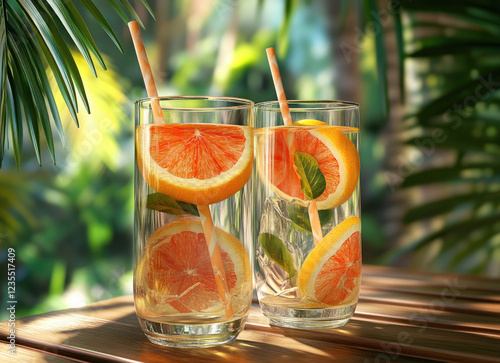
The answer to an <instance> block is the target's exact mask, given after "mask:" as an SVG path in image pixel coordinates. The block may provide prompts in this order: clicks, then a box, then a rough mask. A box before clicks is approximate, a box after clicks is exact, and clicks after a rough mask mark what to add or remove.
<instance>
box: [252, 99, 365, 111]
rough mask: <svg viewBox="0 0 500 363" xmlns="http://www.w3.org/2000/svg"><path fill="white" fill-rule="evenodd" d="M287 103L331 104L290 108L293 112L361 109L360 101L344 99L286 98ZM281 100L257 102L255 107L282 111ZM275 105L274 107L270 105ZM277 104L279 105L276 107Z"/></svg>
mask: <svg viewBox="0 0 500 363" xmlns="http://www.w3.org/2000/svg"><path fill="white" fill-rule="evenodd" d="M284 102H285V103H286V104H287V105H293V104H311V105H313V104H325V105H331V106H327V107H293V108H290V111H291V112H297V111H299V112H300V111H314V110H322V111H335V110H339V111H340V110H342V111H345V110H356V109H359V103H357V102H352V101H342V100H324V99H321V100H286V101H284ZM279 104H280V101H278V100H275V101H264V102H259V103H256V104H255V106H254V108H255V109H256V110H257V109H259V110H266V111H276V112H281V111H280V107H279ZM269 106H274V107H269ZM276 106H277V107H276Z"/></svg>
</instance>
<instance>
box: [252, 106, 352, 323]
mask: <svg viewBox="0 0 500 363" xmlns="http://www.w3.org/2000/svg"><path fill="white" fill-rule="evenodd" d="M284 106H288V108H289V109H290V114H291V117H292V121H293V124H292V125H291V126H283V125H284V123H283V118H282V114H281V111H280V104H279V102H278V101H274V102H264V103H259V104H257V105H256V106H255V115H256V117H255V123H256V125H255V150H256V153H255V167H254V177H253V179H254V198H255V199H254V215H253V222H254V227H253V228H254V244H255V247H254V249H255V251H256V260H257V262H256V267H255V269H256V271H255V278H256V286H257V293H258V298H259V303H260V306H261V308H262V311H263V313H264V315H266V316H267V317H268V318H269V319H270V321H271V323H272V324H275V325H278V326H285V327H292V328H304V329H309V328H325V327H339V326H342V325H344V324H345V323H346V322H347V321H348V320H349V318H350V317H351V316H352V314H353V313H354V310H355V308H356V304H357V301H358V295H359V285H360V281H361V237H360V233H361V221H360V219H359V217H360V197H359V182H358V179H359V168H360V165H359V156H358V148H359V105H358V104H355V103H351V102H342V101H329V100H318V101H286V104H285V105H284Z"/></svg>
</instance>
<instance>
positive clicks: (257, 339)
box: [0, 297, 421, 363]
mask: <svg viewBox="0 0 500 363" xmlns="http://www.w3.org/2000/svg"><path fill="white" fill-rule="evenodd" d="M127 301H128V302H127ZM253 312H254V313H257V315H259V316H260V318H262V319H265V318H264V317H263V316H262V315H261V314H260V310H259V309H258V308H256V307H254V308H253ZM16 323H17V324H16V325H17V334H18V336H17V342H18V344H23V345H26V346H29V347H34V348H37V349H49V350H50V351H53V352H56V353H57V354H59V355H66V356H69V357H79V358H80V359H82V360H83V359H87V360H90V361H95V362H122V361H147V362H163V361H165V360H166V359H168V360H169V361H172V362H192V361H204V362H212V361H213V362H215V361H217V362H219V361H223V362H224V361H228V362H229V361H231V362H234V361H250V362H254V361H261V360H268V361H276V362H284V361H287V362H288V361H290V359H293V361H294V362H307V363H310V362H311V360H312V361H328V362H330V361H340V362H359V361H364V360H365V359H373V358H374V357H376V356H377V354H379V352H378V351H373V350H370V349H359V348H358V347H354V346H345V345H343V344H339V343H336V342H328V341H322V340H319V341H316V340H308V339H302V338H300V337H294V338H289V337H286V336H283V335H282V334H281V333H277V332H276V331H274V330H272V329H271V328H270V327H269V326H268V330H267V331H262V330H255V329H253V330H252V329H247V330H244V331H243V332H242V333H241V334H240V336H239V337H238V339H237V341H236V342H234V343H232V344H229V345H225V346H222V347H217V348H210V349H189V350H184V349H173V348H165V347H160V346H158V345H155V344H152V343H150V342H149V341H148V340H147V339H146V337H145V336H144V334H143V332H142V330H141V329H140V327H139V324H138V321H137V318H136V317H135V314H134V311H133V305H132V301H131V298H130V297H127V298H119V299H112V300H109V301H107V302H103V303H100V304H94V305H91V306H88V307H85V308H83V309H70V310H65V311H59V312H52V313H49V314H43V315H39V316H33V317H28V318H23V319H19V320H17V322H16ZM0 329H1V330H2V331H3V330H4V329H5V324H3V323H2V324H0ZM401 358H405V359H407V361H409V362H419V361H421V360H420V359H417V358H411V357H405V356H403V355H402V356H401Z"/></svg>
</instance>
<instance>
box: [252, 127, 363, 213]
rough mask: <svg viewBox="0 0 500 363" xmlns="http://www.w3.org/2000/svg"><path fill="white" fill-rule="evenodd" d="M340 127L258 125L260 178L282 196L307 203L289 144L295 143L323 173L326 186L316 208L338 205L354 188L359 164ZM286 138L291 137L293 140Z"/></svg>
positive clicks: (289, 199)
mask: <svg viewBox="0 0 500 363" xmlns="http://www.w3.org/2000/svg"><path fill="white" fill-rule="evenodd" d="M299 122H300V121H299ZM319 122H321V121H319ZM303 125H304V124H303ZM305 125H307V124H305ZM340 129H341V128H340V127H336V126H325V127H312V126H310V127H306V126H300V127H294V126H291V127H277V128H274V129H272V128H270V129H261V130H262V131H259V132H262V133H263V134H264V137H263V138H262V139H261V140H260V142H259V145H258V148H257V152H258V153H259V158H258V162H257V171H258V172H259V175H260V177H261V179H262V180H263V181H264V182H266V181H268V182H269V183H270V185H271V187H272V188H273V190H274V191H275V192H276V193H277V194H278V195H279V196H281V197H282V198H284V199H286V200H288V201H292V200H295V201H296V202H298V203H299V204H300V205H302V206H306V205H307V203H308V202H309V201H308V200H307V199H306V197H305V196H304V193H302V188H301V186H300V178H299V176H298V174H297V173H296V172H295V165H294V163H293V150H290V146H289V145H294V148H295V149H294V150H295V151H299V152H303V153H307V154H309V155H311V156H313V157H314V158H315V159H316V161H317V162H318V164H319V168H320V170H321V172H322V173H323V175H324V176H325V179H326V189H325V191H324V192H323V194H322V195H321V196H319V197H318V198H317V199H316V203H317V206H318V209H330V208H334V207H336V206H339V205H341V204H342V203H344V202H345V201H346V200H347V199H349V197H350V196H351V194H352V193H353V191H354V189H355V188H356V185H357V183H358V177H359V167H360V166H359V155H358V151H357V150H356V147H355V146H354V144H353V143H352V141H351V140H349V138H348V137H347V136H346V135H345V134H344V133H342V131H340ZM343 129H345V128H343ZM354 130H357V129H353V131H354ZM289 138H294V140H293V142H290V140H289Z"/></svg>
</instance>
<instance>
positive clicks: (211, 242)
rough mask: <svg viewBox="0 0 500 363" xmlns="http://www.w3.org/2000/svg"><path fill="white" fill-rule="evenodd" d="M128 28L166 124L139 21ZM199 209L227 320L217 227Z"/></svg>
mask: <svg viewBox="0 0 500 363" xmlns="http://www.w3.org/2000/svg"><path fill="white" fill-rule="evenodd" d="M128 26H129V29H130V34H131V35H132V40H133V42H134V47H135V52H136V54H137V60H138V61H139V67H140V68H141V72H142V77H143V79H144V84H145V86H146V91H147V94H148V97H150V98H154V99H153V101H152V102H151V107H152V109H153V116H154V120H155V123H157V124H164V123H165V119H164V118H163V112H162V110H161V107H160V101H159V99H158V91H157V89H156V84H155V81H154V79H153V73H152V72H151V66H150V65H149V61H148V56H147V54H146V48H145V47H144V41H143V39H142V34H141V29H140V27H139V23H137V21H131V22H129V23H128ZM155 97H156V98H155ZM197 207H198V212H199V213H200V219H201V222H202V226H203V232H204V234H205V239H206V241H207V248H208V250H209V253H210V260H211V263H212V269H213V271H214V276H215V282H216V285H217V292H218V294H219V296H220V298H221V300H222V303H223V305H224V316H225V318H230V317H232V316H233V305H232V303H231V295H230V294H229V289H228V287H227V283H226V281H227V280H226V273H225V271H224V265H223V263H222V257H221V251H220V247H219V245H218V244H217V236H216V235H215V227H214V222H213V220H212V215H211V213H210V208H209V206H208V205H205V206H201V205H198V206H197Z"/></svg>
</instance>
